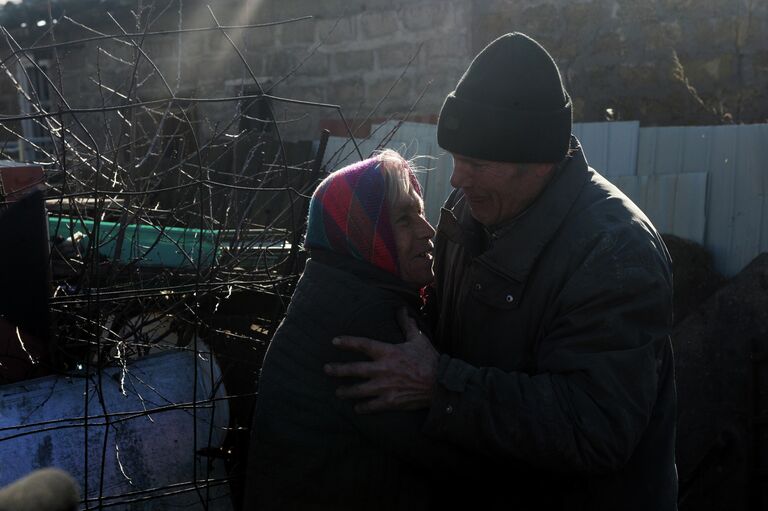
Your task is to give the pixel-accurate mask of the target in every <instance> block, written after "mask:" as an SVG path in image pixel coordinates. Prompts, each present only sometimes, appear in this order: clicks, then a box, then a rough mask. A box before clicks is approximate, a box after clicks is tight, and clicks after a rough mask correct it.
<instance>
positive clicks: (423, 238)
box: [392, 196, 435, 287]
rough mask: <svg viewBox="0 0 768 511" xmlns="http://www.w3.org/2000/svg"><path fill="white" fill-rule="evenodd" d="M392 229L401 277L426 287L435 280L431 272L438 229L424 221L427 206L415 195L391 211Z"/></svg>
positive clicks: (418, 285) (410, 282)
mask: <svg viewBox="0 0 768 511" xmlns="http://www.w3.org/2000/svg"><path fill="white" fill-rule="evenodd" d="M392 229H393V231H394V235H395V245H396V246H397V258H398V261H399V262H400V278H401V279H402V280H403V281H404V282H407V283H408V284H414V285H415V286H417V287H424V286H426V285H427V284H429V283H430V282H432V280H433V279H434V277H435V274H434V273H433V272H432V249H433V245H432V237H433V236H434V235H435V230H434V229H433V228H432V226H431V225H430V224H429V222H427V219H426V218H424V206H423V203H422V201H421V199H419V198H418V197H416V196H411V197H410V198H409V199H408V200H406V201H405V202H401V203H399V204H396V205H395V207H394V208H393V209H392Z"/></svg>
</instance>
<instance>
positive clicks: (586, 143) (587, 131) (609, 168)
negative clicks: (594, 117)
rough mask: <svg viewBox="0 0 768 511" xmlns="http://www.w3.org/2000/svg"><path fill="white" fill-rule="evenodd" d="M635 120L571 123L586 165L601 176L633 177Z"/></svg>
mask: <svg viewBox="0 0 768 511" xmlns="http://www.w3.org/2000/svg"><path fill="white" fill-rule="evenodd" d="M639 130H640V123H639V122H638V121H620V122H585V123H575V124H574V125H573V134H574V135H576V138H578V139H579V142H581V146H582V147H583V148H584V154H585V155H586V156H587V161H588V162H589V165H590V166H591V167H593V168H595V169H597V170H598V172H600V173H601V174H602V175H604V176H606V177H608V178H610V177H612V176H634V175H635V174H636V173H637V171H636V167H637V143H638V132H639Z"/></svg>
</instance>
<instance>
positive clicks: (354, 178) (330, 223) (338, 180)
mask: <svg viewBox="0 0 768 511" xmlns="http://www.w3.org/2000/svg"><path fill="white" fill-rule="evenodd" d="M414 197H416V198H418V199H419V200H421V186H420V185H419V182H418V180H417V179H416V176H415V175H414V173H413V171H412V170H411V166H410V164H409V163H408V161H407V160H406V159H405V158H403V157H402V156H400V155H399V154H398V153H396V152H395V151H392V150H389V149H387V150H384V151H382V152H380V153H377V154H375V155H374V156H372V157H371V158H368V159H367V160H363V161H360V162H357V163H353V164H352V165H348V166H346V167H344V168H342V169H339V170H337V171H336V172H334V173H332V174H331V175H329V176H328V177H327V178H325V179H324V180H323V182H322V183H320V184H319V185H318V187H317V189H316V190H315V193H314V194H313V195H312V200H311V201H310V203H309V217H308V218H307V234H306V238H305V241H304V246H305V247H306V248H307V249H322V250H328V251H331V252H335V253H338V254H342V255H345V256H348V257H352V258H354V259H359V260H362V261H366V262H368V263H370V264H373V265H374V266H377V267H379V268H382V269H384V270H386V271H388V272H390V273H393V274H395V275H398V276H399V275H400V264H399V261H398V258H397V246H396V244H395V236H394V231H393V226H392V219H391V214H392V210H393V209H394V208H395V207H397V206H398V205H399V204H401V203H403V202H405V201H411V200H413V198H414Z"/></svg>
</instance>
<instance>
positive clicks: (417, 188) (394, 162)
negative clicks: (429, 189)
mask: <svg viewBox="0 0 768 511" xmlns="http://www.w3.org/2000/svg"><path fill="white" fill-rule="evenodd" d="M374 158H378V161H379V165H380V168H381V171H382V174H384V180H385V181H386V183H387V190H386V197H387V202H388V203H389V207H390V208H394V207H395V206H396V205H398V204H402V203H404V202H407V201H409V200H411V199H412V198H413V197H416V198H418V199H419V201H420V202H421V200H422V195H421V194H422V191H421V185H419V182H418V180H417V179H416V176H415V174H414V172H413V168H412V166H411V163H410V162H409V161H408V160H406V159H405V158H403V157H402V156H400V153H398V152H396V151H393V150H392V149H384V150H383V151H381V152H380V153H378V154H376V156H374Z"/></svg>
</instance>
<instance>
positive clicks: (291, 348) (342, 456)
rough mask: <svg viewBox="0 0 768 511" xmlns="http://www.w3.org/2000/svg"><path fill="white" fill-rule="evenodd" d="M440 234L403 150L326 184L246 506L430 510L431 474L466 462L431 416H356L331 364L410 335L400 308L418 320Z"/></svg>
mask: <svg viewBox="0 0 768 511" xmlns="http://www.w3.org/2000/svg"><path fill="white" fill-rule="evenodd" d="M434 234H435V231H434V229H433V228H432V226H431V225H430V224H429V223H428V222H427V220H426V219H425V218H424V210H423V203H422V198H421V188H420V187H419V184H418V181H417V180H416V178H415V176H414V174H413V172H412V170H411V168H410V167H409V165H408V163H407V162H406V161H405V160H404V159H403V158H402V157H401V156H399V155H398V154H397V153H395V152H393V151H384V152H382V153H381V154H378V155H377V156H374V157H373V158H370V159H367V160H365V161H362V162H359V163H356V164H354V165H350V166H348V167H346V168H344V169H341V170H339V171H337V172H335V173H333V174H332V175H330V176H329V177H328V178H326V179H325V180H324V181H323V182H322V183H321V184H320V185H319V186H318V188H317V190H316V191H315V194H314V195H313V196H312V200H311V203H310V208H309V219H308V227H307V236H306V242H305V246H306V248H307V249H309V251H310V259H309V260H308V261H307V265H306V268H305V270H304V273H303V275H302V276H301V279H300V280H299V282H298V285H297V287H296V291H295V292H294V294H293V298H292V299H291V305H290V307H289V308H288V313H287V315H286V317H285V319H284V321H283V323H282V324H281V325H280V327H279V328H278V329H277V332H276V333H275V336H274V338H273V339H272V343H271V345H270V347H269V351H268V352H267V356H266V358H265V360H264V366H263V369H262V374H261V379H260V382H259V395H258V399H257V404H256V415H255V418H254V427H253V431H252V434H251V444H252V446H251V453H250V462H249V480H248V482H247V488H248V489H247V490H246V492H247V496H246V506H245V509H258V510H271V509H334V510H338V509H356V510H357V509H366V510H368V509H388V510H389V509H426V508H428V507H429V499H430V492H431V488H430V481H429V478H430V477H434V476H436V475H437V473H438V471H439V470H442V469H445V468H448V467H453V466H456V465H457V464H458V453H457V452H456V450H455V449H451V448H448V447H446V446H444V445H440V444H437V443H435V442H432V441H430V440H429V439H427V438H425V437H423V436H421V434H420V432H419V430H420V426H421V424H422V423H423V421H424V418H425V412H396V413H388V414H377V415H375V416H374V415H360V414H356V413H355V411H354V403H350V402H349V401H347V400H340V399H337V398H336V397H335V390H336V388H337V387H338V385H339V383H340V380H339V379H334V378H332V377H330V376H327V375H325V374H324V373H323V366H324V364H326V363H328V362H340V361H355V360H362V359H361V358H359V357H360V355H358V354H354V353H351V352H340V351H339V350H338V349H336V348H335V347H334V346H333V344H332V339H333V338H334V337H336V336H338V335H341V334H346V335H359V336H367V337H376V338H377V339H381V340H383V341H386V342H391V343H400V342H403V341H404V340H405V339H404V337H403V334H402V332H401V330H400V328H399V327H398V323H397V321H396V319H395V318H396V313H397V312H398V310H402V308H403V307H407V308H408V309H409V310H410V311H411V314H412V315H414V316H416V315H417V314H418V308H419V306H420V304H421V298H420V290H421V289H422V288H423V287H424V286H425V285H427V284H428V283H430V282H431V280H432V279H433V273H432V241H431V238H432V236H433V235H434Z"/></svg>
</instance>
